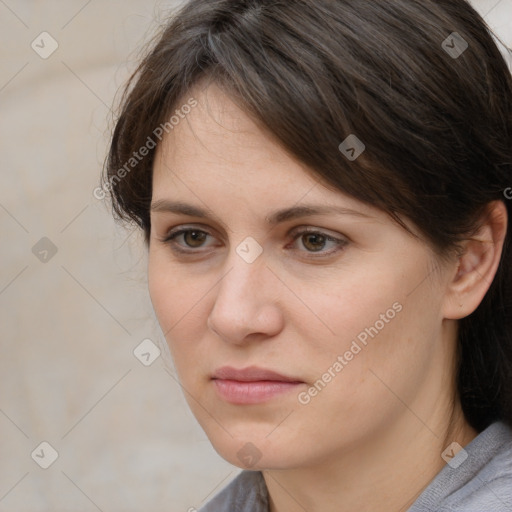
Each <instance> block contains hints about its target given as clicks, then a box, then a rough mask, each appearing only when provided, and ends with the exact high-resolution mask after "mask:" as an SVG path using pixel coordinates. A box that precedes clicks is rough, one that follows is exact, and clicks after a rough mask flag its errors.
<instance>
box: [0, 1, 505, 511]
mask: <svg viewBox="0 0 512 512" xmlns="http://www.w3.org/2000/svg"><path fill="white" fill-rule="evenodd" d="M174 4H175V2H163V1H160V2H151V1H142V0H127V1H121V0H105V1H100V0H91V1H87V0H72V1H71V0H68V1H66V2H64V1H55V0H54V1H45V2H43V1H29V0H0V34H1V38H2V45H1V46H0V55H1V59H0V109H1V110H0V112H1V114H0V144H1V147H0V158H1V160H0V166H1V167H0V169H1V170H0V233H1V240H0V247H1V249H0V250H1V255H2V257H1V265H0V326H1V343H2V347H1V348H2V351H1V354H2V357H1V358H0V372H1V376H2V377H1V378H2V380H1V386H0V512H7V511H16V512H36V511H41V512H42V511H54V512H58V511H73V512H81V511H83V512H88V511H97V510H100V511H103V512H107V511H108V512H120V511H126V512H128V511H141V510H144V511H147V512H153V511H154V512H160V511H161V512H164V511H169V512H175V511H183V512H186V511H187V510H189V509H191V507H196V508H198V507H199V506H200V505H201V503H202V502H203V501H204V500H205V499H207V497H209V496H210V495H211V494H212V493H215V492H216V491H217V490H218V489H220V488H221V487H222V486H223V485H224V484H226V483H227V482H228V481H229V480H230V479H232V478H233V477H234V476H235V475H236V474H237V473H238V472H239V469H238V468H236V467H234V466H231V465H230V464H228V463H227V462H225V461H224V460H222V459H221V458H220V457H219V456H218V455H217V454H216V453H215V451H214V450H213V448H212V447H211V446H210V443H209V442H208V439H207V438H206V436H205V434H204V433H203V431H202V430H201V429H200V428H199V426H198V425H197V423H196V422H195V420H194V418H193V417H192V415H191V413H190V412H189V410H188V406H187V405H186V403H185V400H184V398H183V394H182V391H181V389H180V387H179V385H178V384H177V382H176V380H175V378H174V372H173V369H172V363H170V362H169V360H168V356H166V355H165V354H163V356H166V357H167V359H164V357H158V358H157V359H156V360H155V361H154V362H153V363H152V364H151V365H150V366H145V365H144V364H142V363H141V361H140V360H139V359H137V358H136V357H135V355H134V353H133V351H134V349H135V348H136V347H137V346H138V345H139V343H141V341H142V340H144V339H147V338H149V339H151V340H153V342H154V343H155V344H157V345H160V346H161V347H162V348H163V347H164V345H163V343H162V335H161V332H160V330H159V328H158V326H157V323H156V320H155V317H154V314H153V312H152V309H151V303H150V301H149V296H148V293H147V289H146V281H145V265H146V260H145V254H144V249H143V246H142V242H141V238H140V236H139V234H138V233H137V232H132V231H125V230H123V229H121V228H120V227H119V226H115V224H114V223H113V221H112V219H111V216H110V213H109V210H108V207H107V205H106V203H105V202H104V201H101V200H98V199H96V198H95V197H94V196H93V190H94V189H95V187H97V186H98V179H99V178H98V177H99V172H100V169H101V166H102V163H103V158H104V155H105V150H106V144H107V140H108V128H109V126H111V119H112V118H111V113H110V107H111V106H112V105H113V102H114V95H115V92H116V91H117V90H118V88H119V86H120V85H121V84H122V83H123V82H124V80H125V79H126V78H127V74H128V72H129V71H130V70H132V69H133V67H134V65H135V62H136V56H137V54H136V52H135V50H136V49H137V48H138V47H139V45H140V43H141V42H142V41H144V40H146V39H147V37H148V36H149V35H150V34H151V32H152V31H153V30H154V29H155V27H156V26H157V24H158V20H161V19H163V18H164V16H165V14H166V12H167V11H168V8H169V7H170V6H172V5H174ZM475 5H476V6H477V8H478V9H479V10H480V11H481V12H482V13H483V14H486V15H487V16H486V19H487V20H488V21H489V23H490V24H491V25H492V26H493V27H494V28H495V29H496V30H497V31H498V33H500V34H501V35H502V37H503V38H504V39H505V40H506V41H507V43H508V44H509V45H510V46H512V0H501V1H497V0H489V1H487V0H486V1H478V2H475ZM487 13H489V14H487ZM43 31H46V32H48V33H49V34H50V35H51V36H52V37H53V38H54V39H55V40H56V41H57V43H58V45H59V46H58V49H57V50H56V51H55V52H54V53H53V54H52V55H51V56H49V57H48V58H47V59H43V58H41V57H40V56H39V55H38V54H37V53H36V52H35V51H34V50H33V49H32V48H31V42H32V41H33V40H34V39H35V40H36V43H37V42H38V41H39V45H40V46H42V44H41V42H40V41H41V37H38V36H39V34H41V32H43ZM42 37H46V36H42ZM49 48H50V41H49V39H45V43H44V48H40V49H39V50H40V51H43V50H45V51H47V50H48V49H49ZM134 52H135V53H134ZM43 237H47V238H48V239H50V240H51V242H52V244H53V245H54V246H55V247H56V249H57V252H56V254H54V255H53V256H52V253H51V251H50V252H48V253H44V250H48V248H49V246H48V245H45V243H46V244H47V242H40V243H42V244H43V245H42V246H37V247H38V248H39V251H40V252H39V254H38V255H36V254H34V253H33V247H34V245H35V244H36V243H38V242H39V241H40V240H41V238H43ZM35 252H36V253H37V252H38V251H37V250H36V251H35ZM41 258H42V259H43V260H44V259H45V258H46V261H41V260H40V259H41ZM146 357H147V356H146ZM43 441H46V442H48V443H49V444H50V445H51V446H52V447H53V448H54V449H55V450H56V451H57V452H58V458H57V459H56V460H55V462H54V463H53V464H52V465H51V466H50V467H48V468H47V469H43V468H41V467H40V466H39V465H38V464H37V463H36V462H35V460H38V461H39V462H40V463H43V462H44V461H48V460H50V459H49V457H50V455H51V453H50V449H49V448H48V447H46V446H44V445H43V446H42V447H39V445H40V443H41V442H43ZM38 447H39V448H38ZM36 448H37V449H36ZM34 450H35V452H34ZM41 450H43V451H41ZM32 452H34V459H35V460H34V459H33V458H32V456H31V453H32ZM38 454H39V457H38Z"/></svg>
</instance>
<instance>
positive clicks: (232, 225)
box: [149, 86, 454, 469]
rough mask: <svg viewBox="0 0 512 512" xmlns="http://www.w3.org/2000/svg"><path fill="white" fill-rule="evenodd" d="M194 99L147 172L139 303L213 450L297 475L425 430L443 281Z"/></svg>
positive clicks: (436, 399) (415, 249)
mask: <svg viewBox="0 0 512 512" xmlns="http://www.w3.org/2000/svg"><path fill="white" fill-rule="evenodd" d="M191 95H192V94H191ZM193 95H194V97H195V98H196V99H197V100H198V105H197V106H196V107H194V108H192V109H191V112H190V113H189V114H188V115H187V116H186V118H185V119H182V120H181V121H180V122H179V124H177V125H176V126H175V127H174V129H173V130H172V131H171V132H170V133H169V135H168V136H167V138H165V139H164V140H163V142H162V144H161V145H160V146H159V149H158V152H157V156H156V159H155V164H154V177H153V199H152V211H151V239H150V246H149V290H150V295H151V299H152V303H153V306H154V309H155V312H156V315H157V318H158V321H159V323H160V326H161V328H162V330H163V332H164V333H165V336H166V339H167V342H168V344H169V347H170V351H171V353H172V356H173V359H174V363H175V366H176V370H177V373H178V377H179V379H180V382H181V384H182V386H183V389H184V393H185V397H186V399H187V401H188V403H189V405H190V408H191V409H192V411H193V413H194V415H195V416H196V418H197V420H198V421H199V423H200V424H201V426H202V428H203V429H204V430H205V432H206V434H207V436H208V437H209V439H210V441H211V442H212V444H213V446H214V447H215V449H216V450H217V451H218V452H219V454H220V455H221V456H223V457H224V458H225V459H227V460H228V461H229V462H231V463H232V464H235V465H237V466H240V467H251V468H253V469H261V468H291V467H301V466H306V465H312V464H315V463H320V462H323V461H327V460H328V459H329V458H330V457H338V456H339V455H340V454H342V453H344V452H347V453H348V451H350V450H351V449H353V448H354V447H356V446H358V445H360V446H366V447H371V446H372V443H374V442H375V440H376V439H377V438H380V439H382V433H383V432H387V431H388V430H389V429H392V428H394V427H396V428H398V429H404V431H408V432H409V433H410V432H411V430H412V431H414V430H421V429H422V428H424V425H422V422H421V421H419V419H418V418H425V419H429V422H430V420H431V419H432V418H435V417H436V414H439V411H440V410H441V409H442V408H443V407H444V406H445V405H447V404H448V393H449V391H450V390H451V387H450V386H451V380H450V379H451V364H452V359H451V357H452V352H451V350H452V349H453V343H452V342H451V339H452V338H453V337H454V331H453V326H452V325H451V324H450V323H448V324H447V323H445V322H443V313H442V308H443V303H442V302H443V283H444V281H445V280H446V277H443V276H445V275H446V272H445V270H443V268H442V267H440V268H438V270H437V271H435V265H436V259H435V258H434V255H433V253H432V252H431V250H430V249H429V248H428V247H427V245H425V244H424V243H422V242H421V241H418V240H416V239H414V238H413V237H411V236H410V235H409V234H408V233H407V232H406V231H405V230H403V229H402V228H401V227H399V226H398V225H396V224H395V223H393V222H392V221H391V220H390V219H389V217H388V216H387V215H386V214H385V213H383V212H381V211H379V210H377V209H374V208H372V207H369V206H367V205H365V204H363V203H361V202H359V201H357V200H354V199H352V198H350V197H348V196H346V195H344V194H343V193H341V192H338V191H333V190H332V189H328V188H326V187H324V186H323V185H322V184H321V183H320V182H319V180H318V178H315V176H314V174H313V173H312V172H310V171H308V169H306V168H305V167H304V166H303V165H301V164H300V163H299V162H297V161H296V160H295V159H292V158H291V157H290V156H289V155H288V154H287V153H286V152H285V151H284V150H283V149H281V148H280V147H279V145H278V144H277V143H276V142H274V141H273V140H272V139H271V138H270V137H268V136H267V135H265V133H264V132H262V131H261V130H260V129H258V128H257V126H256V125H255V124H254V123H253V122H252V121H251V120H250V118H249V117H247V116H246V115H245V114H244V112H242V111H241V110H239V108H237V107H236V106H235V105H234V104H233V103H232V102H231V101H230V100H229V98H228V97H227V96H225V95H224V94H223V93H222V92H221V91H220V90H219V89H218V88H216V87H215V86H210V87H209V88H208V89H206V90H205V91H202V92H201V91H197V92H196V93H195V94H193ZM340 142H341V139H340ZM363 142H364V141H363ZM342 158H345V157H344V156H343V155H342V154H341V153H340V159H342ZM171 203H172V204H171ZM176 203H179V204H180V205H181V206H182V207H185V206H186V208H181V211H178V210H180V209H179V208H176V206H179V205H177V204H176ZM306 206H307V207H308V208H309V209H310V210H306V209H305V208H304V207H306ZM298 208H302V210H299V209H298ZM193 210H197V211H193ZM314 210H315V211H316V210H318V213H312V212H313V211H314ZM201 212H203V213H201ZM277 212H281V213H277ZM286 212H288V213H286ZM270 221H271V222H270ZM181 229H186V230H189V231H188V232H185V233H181V234H176V232H177V231H178V230H181ZM173 234H175V235H176V236H174V237H173V238H172V239H169V240H168V241H167V242H165V241H163V240H164V239H165V238H166V237H168V236H172V235H173ZM225 367H230V368H231V369H235V370H246V369H252V370H254V369H255V368H259V369H263V370H268V371H271V372H275V373H277V374H280V375H282V376H284V377H279V376H275V375H273V376H269V375H265V374H264V373H261V372H258V371H254V372H253V373H251V372H246V373H243V372H242V373H238V374H237V373H229V369H228V370H224V373H223V370H220V369H221V368H224V369H225ZM284 378H287V382H284V381H283V379H284ZM285 380H286V379H285ZM242 381H245V382H242ZM290 381H292V382H290ZM445 412H446V411H443V414H444V413H445ZM432 421H434V420H432ZM379 436H380V437H379Z"/></svg>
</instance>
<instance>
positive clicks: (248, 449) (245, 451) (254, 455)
mask: <svg viewBox="0 0 512 512" xmlns="http://www.w3.org/2000/svg"><path fill="white" fill-rule="evenodd" d="M236 455H237V457H238V460H239V461H240V462H241V463H242V464H243V466H244V467H247V468H252V467H253V466H254V465H255V464H257V463H258V461H259V460H260V459H261V457H262V453H261V452H260V450H259V449H258V448H257V446H255V445H254V444H252V443H250V442H249V443H245V444H244V446H243V447H242V448H241V449H240V450H238V452H237V454H236Z"/></svg>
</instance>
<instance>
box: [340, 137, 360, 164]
mask: <svg viewBox="0 0 512 512" xmlns="http://www.w3.org/2000/svg"><path fill="white" fill-rule="evenodd" d="M338 149H339V150H340V151H341V154H342V155H343V156H344V157H345V158H347V159H348V160H350V161H351V162H353V161H354V160H357V159H358V158H359V157H360V156H361V155H362V154H363V152H364V150H365V149H366V146H365V145H364V143H363V142H362V141H361V140H360V139H359V138H358V137H356V136H355V135H354V134H353V133H352V134H350V135H349V136H348V137H347V138H346V139H345V140H344V141H343V142H342V143H341V144H340V145H339V146H338Z"/></svg>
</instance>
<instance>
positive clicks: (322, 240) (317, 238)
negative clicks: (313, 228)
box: [304, 234, 325, 251]
mask: <svg viewBox="0 0 512 512" xmlns="http://www.w3.org/2000/svg"><path fill="white" fill-rule="evenodd" d="M306 240H307V243H305V244H304V245H305V246H306V248H308V249H309V248H311V246H310V247H308V245H309V242H310V241H311V240H312V241H313V242H312V250H313V251H316V250H320V249H321V248H322V247H323V245H324V244H325V237H324V236H322V235H315V234H311V235H306ZM315 241H316V245H315Z"/></svg>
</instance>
